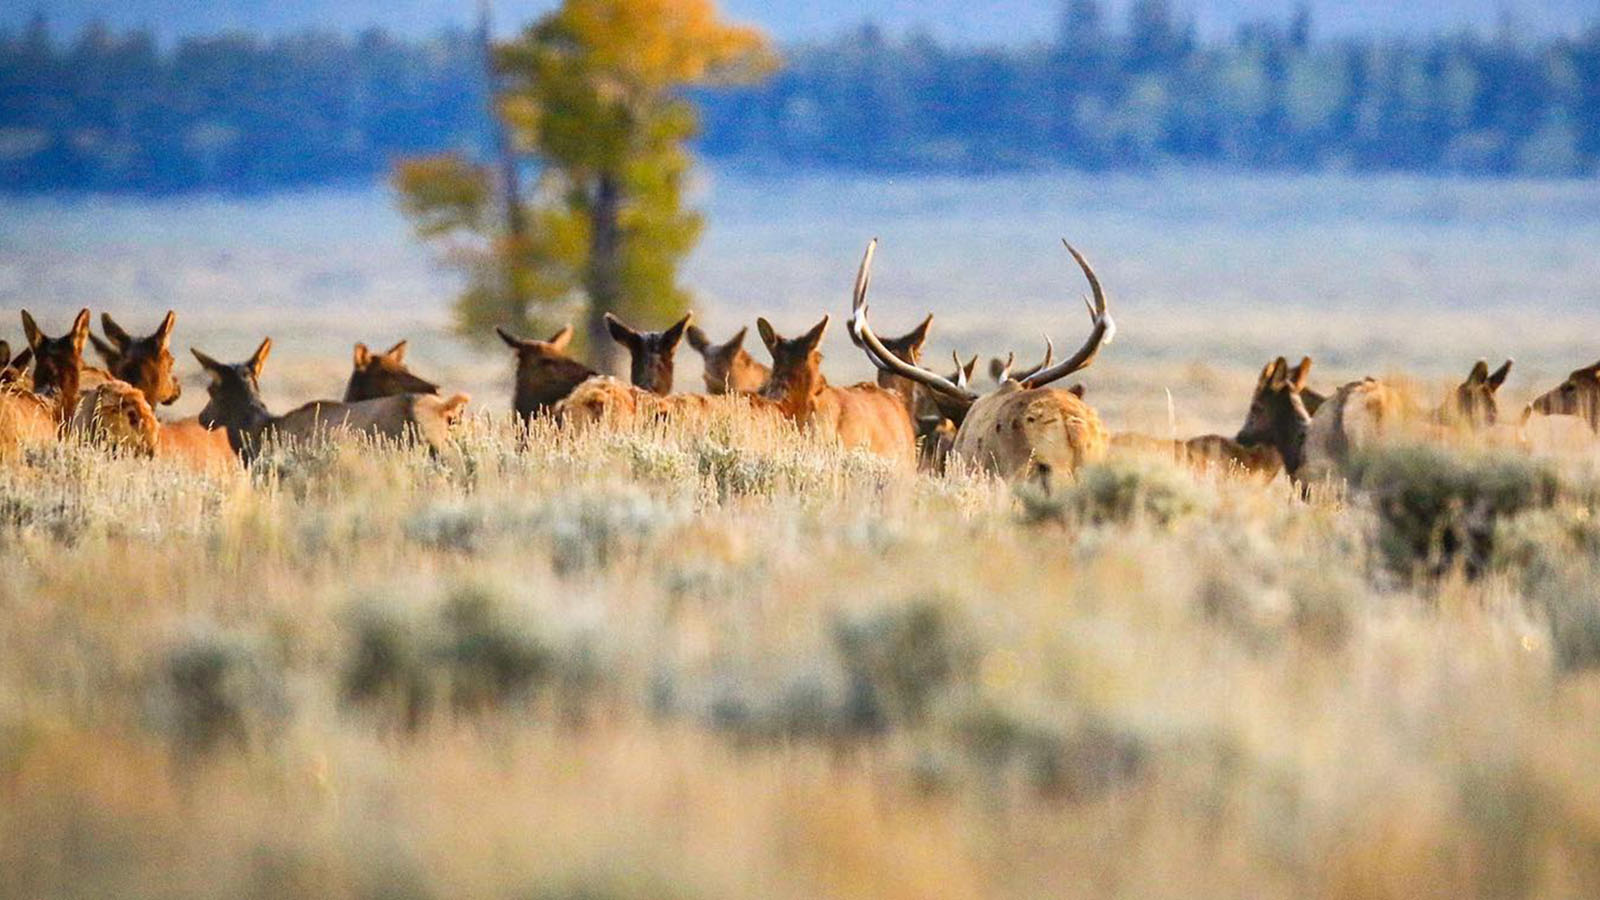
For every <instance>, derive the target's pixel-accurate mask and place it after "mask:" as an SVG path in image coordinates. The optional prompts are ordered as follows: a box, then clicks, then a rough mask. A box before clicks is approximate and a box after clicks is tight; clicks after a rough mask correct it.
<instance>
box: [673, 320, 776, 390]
mask: <svg viewBox="0 0 1600 900" xmlns="http://www.w3.org/2000/svg"><path fill="white" fill-rule="evenodd" d="M749 330H750V329H749V328H741V329H739V332H738V333H737V334H735V335H734V336H733V337H732V338H730V339H729V340H728V341H727V343H723V344H713V343H711V341H710V339H709V338H707V337H706V333H705V332H704V331H701V330H700V328H699V327H698V326H695V325H690V326H689V330H688V336H689V346H690V347H692V348H694V352H696V353H698V354H700V359H701V360H702V361H703V362H704V364H705V374H704V376H703V377H704V378H705V382H706V393H708V394H759V393H760V392H761V389H762V388H764V387H766V386H767V379H768V378H769V377H771V375H772V370H771V369H769V368H767V367H766V366H764V365H762V364H761V363H759V362H756V359H755V357H753V356H751V355H750V354H749V353H748V352H746V351H745V349H744V338H745V334H746V332H748V331H749Z"/></svg>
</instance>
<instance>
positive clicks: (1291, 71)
mask: <svg viewBox="0 0 1600 900" xmlns="http://www.w3.org/2000/svg"><path fill="white" fill-rule="evenodd" d="M479 48H480V43H479V42H478V41H477V40H476V39H475V37H474V35H472V34H471V33H468V32H454V33H446V34H441V35H440V36H438V37H435V38H433V39H430V40H426V41H409V40H401V39H398V38H394V37H391V36H388V35H386V34H385V33H383V32H379V31H371V32H366V33H363V34H360V35H356V36H348V37H346V36H336V35H330V34H315V33H307V34H301V35H295V36H290V37H281V38H273V39H270V40H268V39H263V38H259V37H252V36H249V35H243V34H234V35H225V36H217V37H209V38H191V39H185V40H182V41H180V42H176V43H173V44H171V45H163V44H161V43H159V42H157V41H156V40H155V39H154V38H153V37H152V36H151V35H150V34H148V33H145V32H139V31H134V32H112V31H110V30H108V29H106V28H104V27H91V28H88V29H86V30H84V31H82V32H81V33H78V34H76V35H74V36H65V35H57V34H54V33H52V31H51V29H50V27H49V26H48V24H47V23H46V22H45V21H44V20H42V19H36V20H35V21H34V22H33V23H32V24H31V25H29V26H28V27H26V28H25V29H23V30H21V31H20V32H10V33H0V188H5V189H9V190H13V191H47V190H57V189H80V190H84V189H87V190H106V191H134V192H152V193H158V192H173V191H184V190H194V189H223V190H236V191H253V190H267V189H273V188H279V187H289V186H302V185H311V184H319V183H326V182H330V181H337V180H341V179H370V178H373V177H376V176H378V175H381V174H382V173H384V172H385V171H387V170H388V168H389V166H390V164H391V162H392V161H393V160H395V159H397V158H400V157H404V156H408V155H415V154H420V153H431V152H441V151H452V150H454V151H464V152H466V153H468V154H469V155H476V154H478V153H479V152H480V151H481V150H482V148H485V147H487V145H488V144H489V137H488V129H487V127H486V122H485V109H486V104H485V102H484V91H485V84H484V71H485V66H484V64H483V60H482V59H481V57H480V53H481V50H480V49H479ZM783 55H784V57H785V59H784V66H783V68H782V70H781V71H780V72H779V73H778V74H777V75H776V77H774V78H772V79H770V80H769V81H766V82H764V83H762V84H760V85H756V86H751V87H744V88H719V89H715V90H704V91H696V92H695V95H694V97H693V99H694V100H696V101H697V102H698V105H699V107H700V111H701V117H702V123H703V130H702V134H701V136H700V138H699V143H698V147H699V149H700V151H701V152H702V153H703V154H705V155H706V156H709V157H711V158H713V159H719V160H727V161H734V162H747V163H756V164H759V165H761V166H762V167H763V169H764V170H766V171H781V170H784V169H791V170H803V169H808V168H840V167H843V168H849V169H858V170H865V171H875V172H903V171H934V172H956V173H965V172H979V171H993V170H1006V169H1021V168H1043V167H1074V168H1086V169H1106V168H1125V169H1137V168H1145V167H1153V166H1158V165H1163V164H1169V163H1174V162H1177V163H1189V164H1201V165H1220V166H1228V167H1235V168H1245V169H1271V170H1289V171H1323V170H1342V171H1408V172H1441V173H1445V172H1448V173H1463V174H1470V175H1535V176H1567V175H1585V174H1590V173H1593V172H1594V171H1595V164H1596V160H1597V157H1600V26H1597V27H1596V28H1594V29H1591V30H1589V31H1588V32H1587V33H1586V34H1585V35H1584V36H1582V37H1580V38H1565V37H1556V38H1540V39H1526V38H1518V37H1517V36H1516V35H1515V34H1514V33H1512V32H1511V31H1509V30H1508V31H1506V32H1504V33H1499V34H1490V35H1484V34H1473V33H1462V34H1454V35H1440V36H1437V37H1435V38H1432V39H1428V40H1419V39H1400V38H1382V39H1378V38H1373V39H1354V38H1339V39H1319V38H1318V37H1317V35H1316V30H1315V23H1314V22H1313V21H1312V18H1311V16H1310V15H1309V13H1307V12H1305V11H1304V10H1302V11H1301V12H1299V13H1297V14H1296V15H1294V16H1293V17H1292V18H1291V19H1290V20H1289V21H1284V22H1261V23H1257V24H1254V25H1249V26H1245V27H1241V28H1240V29H1238V31H1237V33H1236V34H1235V35H1234V36H1233V37H1232V38H1231V39H1230V40H1227V41H1220V42H1210V41H1202V40H1199V39H1198V38H1197V37H1196V32H1195V30H1194V28H1193V26H1192V24H1191V23H1189V22H1187V21H1185V20H1184V19H1183V18H1181V17H1179V16H1177V15H1176V14H1175V13H1174V12H1173V11H1172V9H1171V7H1170V5H1169V4H1168V3H1167V2H1166V0H1139V2H1137V3H1135V4H1134V6H1133V8H1132V10H1131V11H1130V12H1129V13H1128V15H1127V16H1126V17H1125V18H1122V19H1120V20H1118V21H1109V20H1108V18H1107V16H1106V15H1105V14H1104V12H1103V9H1102V7H1101V5H1100V4H1099V3H1098V2H1096V0H1068V2H1067V3H1065V5H1064V7H1063V10H1062V14H1061V23H1060V29H1059V35H1058V37H1057V39H1056V40H1055V41H1053V42H1052V43H1050V44H1048V45H1039V46H1035V47H1029V48H1020V49H1019V48H981V47H969V46H960V47H957V46H949V45H942V44H940V43H938V42H937V41H935V40H933V39H932V38H930V37H928V36H926V35H918V34H915V33H912V34H908V35H889V34H887V33H885V32H883V31H882V30H880V29H878V28H876V27H873V26H871V25H866V26H863V27H861V28H859V29H857V30H856V31H854V32H852V33H849V34H847V35H844V36H841V37H839V38H837V39H835V40H833V41H830V42H826V43H819V44H808V45H797V46H790V47H788V48H786V49H785V52H784V54H783Z"/></svg>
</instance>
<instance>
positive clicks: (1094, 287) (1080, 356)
mask: <svg viewBox="0 0 1600 900" xmlns="http://www.w3.org/2000/svg"><path fill="white" fill-rule="evenodd" d="M1062 243H1063V244H1066V248H1067V252H1069V253H1071V254H1072V257H1073V259H1074V260H1076V261H1077V263H1078V266H1079V268H1081V269H1082V271H1083V274H1084V277H1085V278H1087V279H1088V281H1089V287H1090V290H1091V291H1092V293H1093V296H1094V299H1093V301H1091V302H1090V303H1089V318H1090V322H1091V324H1092V330H1091V332H1090V335H1089V338H1088V340H1086V341H1085V342H1084V345H1083V347H1081V348H1080V349H1079V350H1078V352H1077V353H1074V354H1073V355H1072V356H1071V357H1069V358H1067V359H1065V360H1062V361H1061V362H1059V363H1056V364H1054V365H1050V366H1046V367H1045V368H1043V369H1041V370H1039V371H1038V372H1035V373H1033V374H1032V375H1030V376H1028V377H1027V378H1026V379H1023V380H1020V381H1019V380H1017V379H1015V378H1010V379H1007V380H1006V382H1005V383H1004V384H1002V385H1001V386H1000V387H999V388H998V389H997V390H995V391H993V392H991V393H989V394H986V395H981V396H980V395H979V394H977V393H976V392H974V391H973V390H971V388H969V387H966V386H963V385H958V384H956V383H955V382H953V381H951V380H950V379H947V378H944V377H941V376H939V375H936V374H934V373H933V372H930V371H928V370H926V369H923V368H920V367H918V366H915V365H912V364H910V363H907V362H905V361H903V360H901V359H899V358H897V357H895V356H894V354H893V353H891V352H889V349H888V348H887V347H885V346H884V345H883V342H882V341H880V340H879V339H878V337H877V335H875V334H873V333H872V329H871V327H870V326H869V325H868V323H867V289H868V287H869V285H870V284H871V280H872V257H873V254H874V252H875V251H876V249H877V245H878V242H877V241H876V240H874V241H872V242H871V243H870V244H868V245H867V252H866V254H865V256H863V257H862V259H861V269H860V271H859V272H858V273H857V275H856V287H855V297H854V303H853V306H852V311H851V316H850V329H851V332H852V333H853V334H854V335H855V337H856V338H857V341H858V343H860V344H861V345H862V346H863V347H865V348H866V350H867V356H868V358H869V359H870V360H871V361H872V362H873V364H874V365H876V366H877V367H878V368H879V369H887V370H889V371H892V372H894V373H895V374H897V375H901V376H904V377H906V378H909V379H910V380H912V381H914V382H917V383H918V384H921V385H922V386H924V387H926V388H928V389H929V390H931V391H932V392H933V395H934V396H935V397H936V399H937V400H938V402H939V404H940V406H941V408H942V409H945V410H947V411H948V413H949V417H950V418H951V420H952V421H954V422H957V423H959V424H958V426H957V430H956V436H955V440H954V442H953V443H952V445H951V448H950V452H951V455H952V457H953V458H958V459H961V460H964V461H966V462H968V463H970V464H972V465H975V466H977V467H979V468H980V469H983V470H985V471H989V472H994V473H996V474H998V475H1000V476H1002V477H1006V478H1015V477H1035V476H1037V477H1040V478H1042V479H1045V480H1048V479H1049V478H1050V476H1051V474H1052V473H1054V472H1057V471H1060V472H1063V473H1068V474H1071V473H1074V472H1076V471H1077V470H1078V468H1079V467H1081V466H1082V465H1083V464H1085V463H1088V462H1093V461H1096V460H1099V459H1102V458H1103V457H1104V456H1105V453H1106V447H1107V440H1108V436H1107V433H1106V429H1105V427H1104V426H1103V425H1102V424H1101V423H1100V417H1099V415H1098V414H1096V413H1095V411H1094V409H1093V408H1091V407H1090V406H1088V405H1087V404H1086V403H1084V402H1083V398H1082V397H1080V396H1079V395H1078V394H1075V393H1073V392H1071V391H1065V390H1061V389H1058V388H1052V387H1049V385H1051V384H1054V383H1055V382H1057V381H1060V380H1061V379H1062V378H1065V377H1066V376H1068V375H1071V374H1072V373H1074V372H1077V371H1079V370H1081V369H1084V368H1086V367H1088V366H1089V365H1090V364H1091V363H1093V362H1094V359H1095V357H1096V356H1097V355H1098V354H1099V352H1100V348H1101V347H1102V346H1104V345H1105V344H1106V343H1108V342H1109V341H1110V339H1111V337H1112V336H1113V334H1114V333H1115V328H1116V326H1115V324H1114V323H1113V321H1112V319H1111V315H1110V312H1109V311H1108V309H1107V304H1106V296H1105V291H1104V290H1103V289H1102V287H1101V285H1100V279H1099V278H1098V277H1097V276H1096V275H1095V273H1094V269H1093V268H1091V267H1090V265H1089V263H1088V261H1087V260H1085V259H1084V258H1083V256H1082V254H1080V253H1079V252H1078V251H1077V250H1076V249H1075V248H1074V247H1073V246H1072V245H1071V244H1067V243H1066V242H1065V241H1063V242H1062Z"/></svg>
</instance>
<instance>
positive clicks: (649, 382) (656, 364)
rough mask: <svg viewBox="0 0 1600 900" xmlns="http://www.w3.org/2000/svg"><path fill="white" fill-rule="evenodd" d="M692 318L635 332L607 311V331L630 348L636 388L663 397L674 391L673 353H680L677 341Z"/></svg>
mask: <svg viewBox="0 0 1600 900" xmlns="http://www.w3.org/2000/svg"><path fill="white" fill-rule="evenodd" d="M691 318H692V316H684V317H683V318H682V319H679V320H678V322H677V323H676V324H674V325H673V326H672V327H670V328H668V329H667V330H665V331H635V330H633V329H632V328H629V327H628V326H627V325H625V324H623V322H622V320H621V319H618V318H617V317H616V316H614V315H612V314H611V313H606V315H605V320H606V330H607V331H609V332H611V339H612V340H613V341H616V342H617V343H618V344H621V345H622V346H623V347H625V348H627V351H628V356H629V358H630V359H631V360H632V363H631V366H630V375H631V376H632V377H631V380H632V382H633V385H634V387H639V388H643V389H645V390H647V391H649V392H650V393H652V394H659V395H661V396H666V395H667V394H670V393H672V370H673V356H674V355H676V354H677V352H678V344H679V342H681V341H682V340H683V334H684V329H686V328H688V327H689V320H690V319H691Z"/></svg>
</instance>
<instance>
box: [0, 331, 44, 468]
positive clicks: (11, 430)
mask: <svg viewBox="0 0 1600 900" xmlns="http://www.w3.org/2000/svg"><path fill="white" fill-rule="evenodd" d="M31 357H32V353H31V351H28V350H24V351H22V352H21V353H20V354H18V355H17V357H16V358H13V357H12V356H11V345H10V344H8V343H6V342H5V341H0V458H7V457H9V456H10V455H11V454H12V453H13V452H15V451H16V450H17V449H18V448H20V447H24V446H37V445H39V444H44V443H49V442H50V441H53V440H55V436H56V420H55V404H53V403H51V402H49V401H47V400H45V399H44V398H42V397H40V396H39V395H37V394H35V393H33V391H32V390H30V389H29V388H30V385H29V383H28V378H27V371H26V369H27V364H28V361H29V360H30V359H31Z"/></svg>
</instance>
